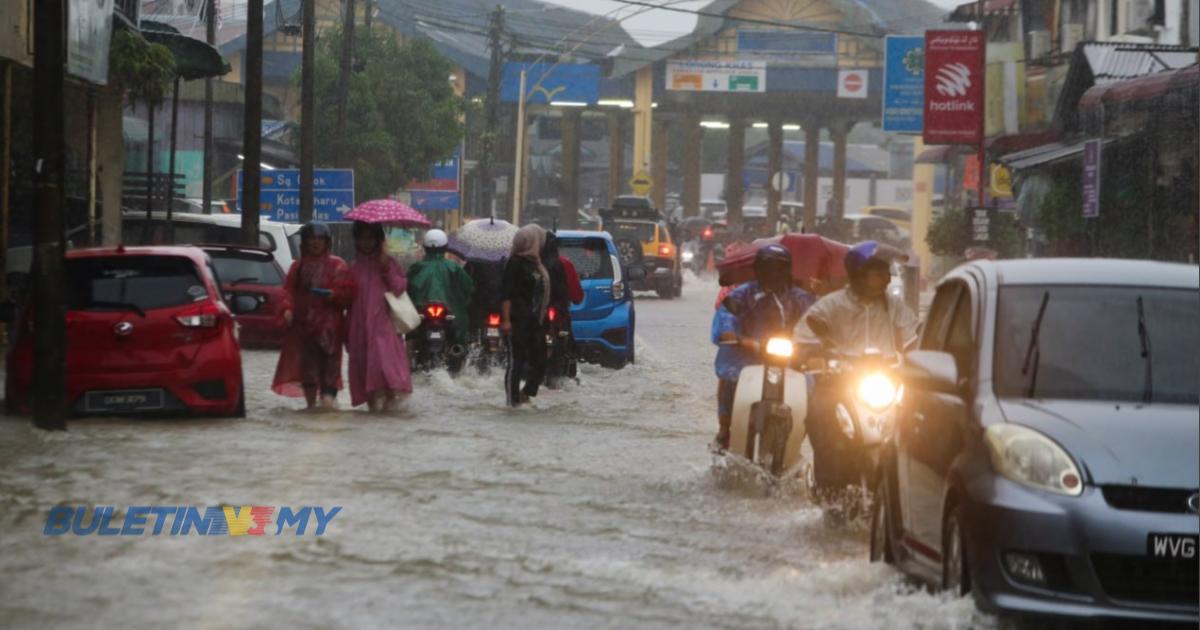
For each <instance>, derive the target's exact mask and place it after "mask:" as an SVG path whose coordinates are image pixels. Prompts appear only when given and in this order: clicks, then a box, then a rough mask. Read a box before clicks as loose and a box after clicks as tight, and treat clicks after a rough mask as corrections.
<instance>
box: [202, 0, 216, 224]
mask: <svg viewBox="0 0 1200 630" xmlns="http://www.w3.org/2000/svg"><path fill="white" fill-rule="evenodd" d="M204 15H205V16H206V17H207V18H208V19H207V20H205V25H204V28H205V33H204V39H205V41H207V42H208V45H209V46H215V45H216V43H217V0H208V1H207V2H206V3H205V9H204ZM214 157H215V156H214V155H213V80H212V77H208V78H206V79H204V181H202V182H201V190H202V193H201V196H202V197H203V198H204V214H209V213H210V212H212V192H213V191H212V180H213V158H214Z"/></svg>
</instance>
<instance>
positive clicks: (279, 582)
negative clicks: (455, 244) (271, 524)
mask: <svg viewBox="0 0 1200 630" xmlns="http://www.w3.org/2000/svg"><path fill="white" fill-rule="evenodd" d="M716 290H717V287H716V286H715V284H712V283H704V282H697V281H694V280H693V281H692V282H690V283H689V284H688V285H687V286H686V287H685V294H684V298H683V299H682V300H677V301H658V300H656V299H654V298H653V297H652V296H645V299H642V298H641V297H639V300H638V302H637V309H638V326H639V330H638V337H639V345H638V364H637V365H635V366H631V367H629V368H626V369H624V370H621V371H610V370H605V369H601V368H598V367H592V366H585V367H584V368H583V369H582V373H581V382H580V383H579V384H568V385H567V386H566V387H565V388H564V390H562V391H545V392H544V393H543V394H542V395H541V396H539V398H538V399H537V401H536V404H535V406H534V407H532V408H527V409H522V410H517V411H513V410H509V409H507V408H506V407H505V406H504V404H503V394H502V375H500V374H494V375H491V376H486V377H484V376H478V375H469V376H464V377H462V378H459V379H451V378H449V377H447V376H445V375H440V374H439V375H433V376H423V377H418V378H417V379H416V382H415V387H416V390H417V391H416V393H415V394H414V395H413V396H412V397H411V398H410V399H409V400H408V401H407V403H406V405H405V408H404V410H403V411H401V412H398V413H396V414H394V415H391V416H383V417H375V416H369V415H367V414H366V413H364V412H361V411H341V412H337V413H331V414H312V413H306V412H304V411H301V410H299V409H298V407H301V406H302V404H301V403H298V402H297V401H294V400H289V399H283V398H279V397H277V396H275V395H273V394H271V393H270V392H269V388H268V385H269V382H270V379H271V375H272V372H273V370H274V363H275V354H274V353H271V352H262V351H255V352H247V353H246V383H247V387H248V391H249V394H248V411H249V413H248V417H247V418H246V419H245V420H238V421H233V420H196V419H181V420H84V421H77V422H73V423H72V424H71V425H70V430H69V431H68V432H66V433H55V434H48V433H42V432H38V431H35V430H34V429H32V428H31V427H30V426H29V422H28V420H27V419H14V418H4V419H3V420H0V460H2V461H3V474H0V626H7V627H49V626H55V627H84V626H88V627H91V626H96V625H99V624H122V625H132V626H135V627H151V626H155V625H164V626H170V627H185V628H191V627H201V628H224V627H264V626H270V627H275V626H285V625H286V626H294V627H305V628H324V627H396V626H404V627H500V628H514V627H567V626H569V627H578V628H608V627H620V628H627V627H639V628H657V627H721V628H724V627H729V628H784V627H787V628H869V627H891V628H905V627H911V628H966V627H980V626H989V625H992V622H991V620H990V619H989V618H986V617H983V616H980V615H979V614H978V613H976V612H975V611H974V608H973V605H972V604H971V603H970V602H969V601H967V600H963V599H954V598H950V597H948V596H944V595H931V594H928V593H925V592H923V591H921V590H920V589H917V588H915V587H913V586H912V585H910V584H908V583H906V582H905V581H904V580H903V579H902V578H901V577H900V576H899V575H898V574H897V573H896V572H895V571H893V570H892V569H890V568H888V567H884V566H880V565H872V564H870V563H868V562H867V560H866V532H865V529H864V528H862V527H859V528H851V529H850V530H845V529H832V528H830V527H828V526H827V525H826V524H825V522H824V519H823V517H822V515H821V513H820V511H819V510H817V509H816V508H813V507H812V506H810V505H809V504H808V503H807V501H806V500H805V499H804V496H803V493H802V492H798V493H789V494H786V495H785V496H775V497H771V498H763V493H762V492H761V489H760V488H757V487H755V486H753V485H749V486H740V485H734V486H732V487H731V486H730V484H728V483H722V482H721V479H720V477H721V476H720V475H717V474H715V473H714V470H713V461H712V457H711V455H709V454H708V452H707V449H706V445H707V443H708V442H709V440H710V439H711V438H712V434H713V432H714V430H715V420H714V409H715V393H714V389H715V387H714V386H715V380H714V377H713V376H712V370H711V365H712V357H713V352H714V351H713V347H712V346H711V345H709V344H708V343H707V335H708V325H709V321H710V317H711V313H712V305H713V300H714V298H715V295H716ZM342 398H343V401H345V398H346V396H345V395H344V394H343V396H342ZM60 504H61V505H113V506H117V508H118V511H119V512H122V511H123V510H124V509H125V507H127V506H131V505H191V506H209V505H275V506H300V505H321V506H335V505H336V506H341V507H342V511H341V513H340V514H338V515H337V516H336V517H335V518H334V520H333V521H331V523H330V525H329V529H328V531H327V532H326V533H325V534H324V535H323V536H321V537H315V536H312V535H306V536H300V537H297V536H287V535H284V536H279V537H275V536H264V537H255V536H246V537H237V538H233V537H227V536H213V537H201V536H187V537H180V536H176V537H170V536H157V537H155V536H140V537H123V536H116V537H98V536H95V535H92V536H83V537H80V536H73V535H65V536H54V537H51V536H45V535H44V534H43V526H44V524H45V522H46V515H47V512H48V510H49V509H50V508H51V507H53V506H55V505H60Z"/></svg>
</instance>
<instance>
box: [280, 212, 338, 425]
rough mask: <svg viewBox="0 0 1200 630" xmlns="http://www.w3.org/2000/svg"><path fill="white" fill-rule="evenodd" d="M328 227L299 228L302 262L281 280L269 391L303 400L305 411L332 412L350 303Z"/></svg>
mask: <svg viewBox="0 0 1200 630" xmlns="http://www.w3.org/2000/svg"><path fill="white" fill-rule="evenodd" d="M332 245H333V235H332V233H331V232H330V231H329V226H328V225H325V224H324V223H318V222H312V223H309V224H307V225H305V226H304V227H303V228H301V229H300V249H301V257H300V260H297V261H295V262H293V263H292V266H291V268H290V269H288V275H287V279H286V280H285V281H284V289H285V294H284V299H285V301H286V302H285V304H284V308H283V320H284V321H283V322H282V323H283V324H284V325H285V326H286V327H287V332H286V334H285V335H284V338H283V347H282V348H281V349H280V352H279V364H278V366H276V368H275V379H274V382H273V383H272V385H271V389H272V390H274V391H275V393H277V394H280V395H282V396H301V395H303V396H304V399H305V401H306V402H307V403H308V408H309V409H314V408H316V406H317V402H318V396H319V397H320V402H321V406H323V407H325V408H326V409H332V408H333V407H334V406H335V405H336V401H337V395H338V391H340V390H341V389H342V345H343V343H344V342H345V338H346V317H345V312H346V307H347V306H349V305H350V303H351V302H353V301H354V283H353V281H352V280H351V279H350V273H349V267H348V266H347V265H346V261H344V260H342V259H341V258H338V257H337V256H334V255H332V254H331V253H330V251H329V250H330V247H331V246H332Z"/></svg>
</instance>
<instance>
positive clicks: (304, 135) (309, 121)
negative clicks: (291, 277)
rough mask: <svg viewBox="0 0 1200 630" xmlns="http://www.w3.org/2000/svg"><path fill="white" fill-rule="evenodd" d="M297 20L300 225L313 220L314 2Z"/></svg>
mask: <svg viewBox="0 0 1200 630" xmlns="http://www.w3.org/2000/svg"><path fill="white" fill-rule="evenodd" d="M303 2H304V11H303V15H302V16H301V18H300V20H301V21H302V22H303V25H302V27H301V28H303V29H304V44H303V46H304V52H303V53H302V56H303V58H302V60H301V68H300V222H301V223H308V222H309V221H312V220H313V149H314V141H315V139H316V135H317V134H316V119H317V116H316V113H317V111H316V110H317V96H316V89H315V87H314V85H313V83H314V80H315V76H316V63H315V59H314V58H315V55H316V45H317V42H316V40H317V18H316V10H315V8H314V5H315V4H316V0H303Z"/></svg>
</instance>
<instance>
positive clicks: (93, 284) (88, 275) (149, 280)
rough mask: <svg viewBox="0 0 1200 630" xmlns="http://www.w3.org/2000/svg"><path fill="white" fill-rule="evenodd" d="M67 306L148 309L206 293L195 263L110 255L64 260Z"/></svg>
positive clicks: (188, 300) (201, 297) (194, 299)
mask: <svg viewBox="0 0 1200 630" xmlns="http://www.w3.org/2000/svg"><path fill="white" fill-rule="evenodd" d="M67 278H69V280H68V283H69V287H68V296H67V299H68V302H67V308H69V309H71V310H76V311H80V310H86V311H99V310H113V309H120V308H122V307H124V308H128V307H129V306H136V307H137V308H139V309H141V310H143V311H148V310H151V309H156V308H168V307H172V306H181V305H184V304H191V303H193V302H199V301H201V300H204V299H206V298H207V297H208V290H207V289H206V288H205V286H204V281H202V280H201V279H200V275H199V274H198V273H196V265H195V264H194V263H193V262H192V261H191V260H189V259H187V258H182V257H179V256H114V257H112V258H76V259H72V260H68V261H67Z"/></svg>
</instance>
